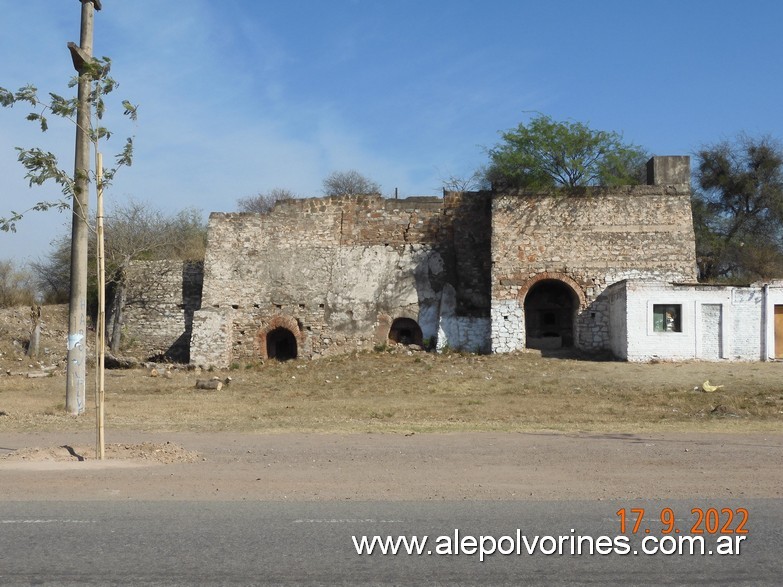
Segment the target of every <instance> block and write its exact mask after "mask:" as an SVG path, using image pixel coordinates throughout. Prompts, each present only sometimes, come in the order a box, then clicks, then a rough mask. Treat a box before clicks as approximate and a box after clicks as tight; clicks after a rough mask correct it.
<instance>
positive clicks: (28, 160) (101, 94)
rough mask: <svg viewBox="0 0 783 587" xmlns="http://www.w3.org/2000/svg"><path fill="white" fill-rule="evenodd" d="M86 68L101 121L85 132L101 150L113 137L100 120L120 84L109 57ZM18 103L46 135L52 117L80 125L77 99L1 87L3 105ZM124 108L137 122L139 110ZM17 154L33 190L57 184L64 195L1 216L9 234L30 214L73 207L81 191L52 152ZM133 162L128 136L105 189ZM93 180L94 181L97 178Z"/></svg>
mask: <svg viewBox="0 0 783 587" xmlns="http://www.w3.org/2000/svg"><path fill="white" fill-rule="evenodd" d="M85 67H86V69H87V71H88V72H90V75H91V76H92V79H93V82H92V84H91V90H90V96H89V103H90V105H91V106H92V109H93V111H94V113H95V116H96V118H97V120H98V121H99V124H98V125H96V126H94V127H91V128H89V129H85V130H86V132H87V133H88V135H89V137H90V141H91V142H92V143H93V144H94V145H95V146H96V148H97V145H98V143H99V141H101V140H104V139H106V140H108V139H109V138H110V137H111V136H112V133H111V131H109V129H107V128H106V127H105V126H102V125H101V124H100V121H102V119H103V116H104V114H105V112H106V104H105V96H107V95H108V94H110V93H112V92H113V91H114V90H115V89H116V88H117V86H118V84H117V82H116V81H115V80H114V79H113V78H111V77H110V76H109V71H110V69H111V60H110V59H109V58H108V57H102V58H100V59H94V60H93V61H92V62H91V63H89V64H87V65H86V66H85ZM77 83H78V78H74V79H72V80H71V82H70V83H69V87H74V86H75V85H76V84H77ZM18 104H28V105H29V106H30V108H31V110H30V111H29V112H28V114H27V115H26V118H27V120H29V121H31V122H34V123H36V124H37V125H38V126H39V127H40V129H41V131H42V132H46V131H47V130H49V123H50V118H51V117H52V116H55V117H58V118H63V119H66V120H69V121H70V122H71V123H73V124H74V125H76V124H77V116H76V115H77V99H76V98H75V97H71V98H65V97H63V96H60V95H58V94H54V93H49V97H48V99H45V98H41V97H40V96H39V93H38V89H37V88H36V87H35V86H33V85H27V86H24V87H23V88H20V89H19V90H17V91H15V92H12V91H10V90H7V89H6V88H2V87H0V106H4V107H13V106H15V105H18ZM122 107H123V109H124V112H123V113H124V114H125V115H126V116H128V117H129V118H130V119H131V120H134V121H135V120H136V114H137V107H136V106H133V105H132V104H131V103H130V102H128V101H127V100H124V101H123V102H122ZM16 151H17V159H18V161H19V162H20V163H21V164H22V166H23V167H24V168H25V179H27V180H28V182H29V185H30V187H32V186H43V185H44V184H47V183H54V184H56V185H57V186H58V187H59V189H60V194H59V195H58V196H55V197H49V198H48V199H45V200H42V201H39V202H36V203H34V204H32V205H31V206H29V207H28V208H26V209H24V210H11V211H10V213H9V214H8V215H7V216H0V230H3V231H5V232H14V231H16V223H17V222H19V221H20V220H21V219H22V218H23V217H24V216H25V214H26V213H28V212H31V211H45V210H49V209H52V208H55V209H59V210H66V209H68V208H70V206H71V200H72V199H73V196H74V193H75V191H76V189H77V188H76V185H77V182H76V178H75V177H74V176H73V174H70V173H68V172H67V171H65V170H64V169H62V168H61V166H60V163H59V160H58V158H57V156H56V155H55V154H54V153H52V152H51V151H47V150H45V149H42V148H40V147H31V148H23V147H16ZM132 160H133V138H132V137H128V138H127V139H126V140H125V144H124V146H123V148H122V149H121V150H120V152H119V153H118V154H117V155H116V156H115V165H114V167H110V168H105V169H103V172H102V178H101V182H102V186H103V187H104V188H105V187H107V186H108V185H109V184H110V183H111V182H112V180H113V179H114V176H115V174H116V173H117V171H118V170H119V169H120V168H121V167H123V166H130V165H131V163H132ZM92 179H94V175H93V178H92Z"/></svg>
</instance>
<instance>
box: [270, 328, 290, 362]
mask: <svg viewBox="0 0 783 587" xmlns="http://www.w3.org/2000/svg"><path fill="white" fill-rule="evenodd" d="M266 356H267V357H269V358H270V359H277V360H278V361H288V360H290V359H295V358H296V337H295V336H294V334H293V333H292V332H291V331H290V330H288V329H287V328H282V327H280V328H275V329H274V330H271V331H270V332H269V333H268V334H267V335H266Z"/></svg>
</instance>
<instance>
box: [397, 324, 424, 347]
mask: <svg viewBox="0 0 783 587" xmlns="http://www.w3.org/2000/svg"><path fill="white" fill-rule="evenodd" d="M389 341H390V342H394V343H397V344H406V345H407V344H417V345H419V346H423V345H422V343H423V341H424V337H423V335H422V333H421V328H420V327H419V324H418V323H417V322H416V320H412V319H411V318H396V319H395V320H394V322H392V325H391V328H390V329H389Z"/></svg>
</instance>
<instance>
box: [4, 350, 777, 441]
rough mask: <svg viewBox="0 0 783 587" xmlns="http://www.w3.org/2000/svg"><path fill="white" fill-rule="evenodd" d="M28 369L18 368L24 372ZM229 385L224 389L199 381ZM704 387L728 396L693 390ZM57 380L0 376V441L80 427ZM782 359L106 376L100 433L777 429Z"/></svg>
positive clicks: (340, 362) (340, 365)
mask: <svg viewBox="0 0 783 587" xmlns="http://www.w3.org/2000/svg"><path fill="white" fill-rule="evenodd" d="M26 366H27V365H25V367H26ZM211 376H218V377H220V378H221V379H222V378H225V377H229V376H230V377H231V378H232V382H231V384H230V385H229V386H228V387H227V388H224V389H223V390H221V391H202V390H197V389H195V381H196V379H197V378H207V377H211ZM705 380H709V381H710V382H711V383H712V384H716V385H722V386H723V387H722V388H720V389H719V390H717V391H715V392H713V393H706V392H704V391H702V388H701V386H702V383H703V382H704V381H705ZM92 393H93V389H92V386H90V389H89V390H88V406H87V407H88V412H87V415H85V416H84V417H80V418H72V417H69V416H66V415H65V414H64V411H63V409H64V397H65V379H64V376H63V375H62V372H61V370H60V372H59V373H58V374H55V375H53V376H51V377H45V378H37V379H28V378H25V377H23V376H21V375H2V374H0V431H8V432H17V431H18V432H21V431H59V430H63V431H65V430H86V429H90V428H92V427H94V418H93V417H92V416H91V414H92V413H93V409H92V408H93V406H94V404H93V402H92ZM782 424H783V363H778V362H775V363H719V364H714V363H701V362H698V363H697V362H692V363H691V362H689V363H658V364H629V363H621V362H609V361H607V362H597V361H585V360H576V359H573V358H570V359H569V358H546V357H542V356H541V355H540V354H538V353H533V352H529V353H527V352H525V353H518V354H513V355H497V356H475V355H462V354H444V355H435V354H431V353H422V352H419V353H413V354H411V355H408V354H407V353H404V352H403V353H389V352H374V353H362V354H353V355H346V356H342V357H336V358H332V359H321V360H317V361H290V362H286V363H276V362H270V363H267V364H264V365H243V366H239V367H238V368H235V369H232V370H228V371H221V372H215V373H201V374H196V373H195V372H193V371H187V370H184V369H183V370H174V371H172V373H171V377H170V378H166V377H151V376H150V373H149V371H148V370H146V369H135V370H126V371H107V378H106V426H107V428H108V429H115V430H139V431H213V432H214V431H236V432H284V431H286V432H293V431H299V432H307V431H309V432H343V433H344V432H394V433H405V434H410V433H415V432H457V431H459V432H464V431H542V430H549V431H559V432H577V431H579V432H605V431H613V432H652V431H710V432H724V431H737V432H751V431H756V432H758V431H773V430H774V431H780V430H781V429H782V428H783V427H782V426H781V425H782Z"/></svg>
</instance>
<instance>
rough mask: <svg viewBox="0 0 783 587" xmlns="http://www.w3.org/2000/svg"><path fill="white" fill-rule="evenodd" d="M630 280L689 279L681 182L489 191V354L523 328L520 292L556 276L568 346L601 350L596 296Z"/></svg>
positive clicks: (603, 339)
mask: <svg viewBox="0 0 783 587" xmlns="http://www.w3.org/2000/svg"><path fill="white" fill-rule="evenodd" d="M640 278H641V279H658V280H661V281H667V282H672V281H695V280H696V259H695V247H694V233H693V222H692V217H691V207H690V191H689V188H688V186H687V185H673V186H672V185H655V186H628V187H622V188H611V189H610V188H583V189H582V190H581V191H579V192H576V193H574V192H570V193H567V194H566V193H564V194H555V195H549V196H547V195H541V194H529V193H509V194H498V195H497V196H496V197H495V199H494V202H493V209H492V277H491V281H492V305H493V317H492V324H493V326H492V338H493V343H492V344H493V351H496V352H507V351H512V350H516V349H519V348H524V346H525V332H524V331H525V325H524V321H523V320H522V322H521V323H519V318H518V317H519V316H520V315H523V314H524V301H525V296H526V294H527V292H528V290H529V289H530V288H531V287H532V286H533V285H534V284H535V283H536V282H537V281H540V280H541V279H554V280H559V281H563V282H565V283H567V284H568V285H569V287H570V288H571V289H573V290H574V292H575V295H576V296H577V297H578V298H579V308H578V312H577V317H576V324H575V330H576V331H575V333H574V337H575V345H576V346H577V347H578V348H582V349H585V350H601V349H609V347H610V340H609V306H608V302H607V300H606V299H604V298H602V297H601V293H602V292H603V290H604V289H605V288H606V287H607V286H608V285H611V284H612V283H615V282H617V281H622V280H623V279H640ZM496 307H497V312H498V314H499V315H497V316H496V315H495V308H496ZM503 316H506V317H507V318H503ZM509 321H510V322H511V323H510V324H507V322H509Z"/></svg>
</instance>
